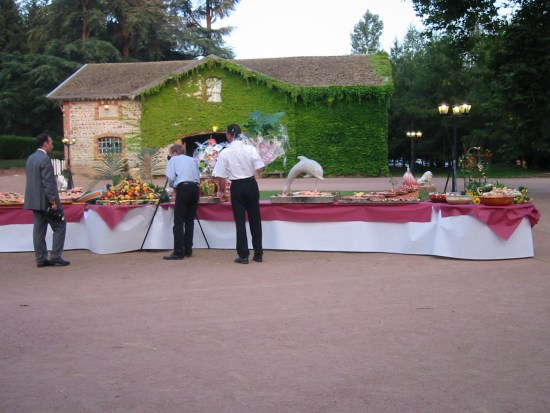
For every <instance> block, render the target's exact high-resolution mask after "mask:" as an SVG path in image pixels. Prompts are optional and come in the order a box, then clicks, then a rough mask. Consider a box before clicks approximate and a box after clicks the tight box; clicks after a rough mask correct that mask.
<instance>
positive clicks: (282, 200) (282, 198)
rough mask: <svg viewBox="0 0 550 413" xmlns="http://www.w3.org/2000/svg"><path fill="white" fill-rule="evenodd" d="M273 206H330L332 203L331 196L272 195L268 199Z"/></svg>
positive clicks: (332, 197)
mask: <svg viewBox="0 0 550 413" xmlns="http://www.w3.org/2000/svg"><path fill="white" fill-rule="evenodd" d="M270 200H271V202H272V203H274V204H331V203H333V202H334V196H333V195H319V196H307V195H303V196H302V195H292V196H286V195H273V196H272V197H271V198H270Z"/></svg>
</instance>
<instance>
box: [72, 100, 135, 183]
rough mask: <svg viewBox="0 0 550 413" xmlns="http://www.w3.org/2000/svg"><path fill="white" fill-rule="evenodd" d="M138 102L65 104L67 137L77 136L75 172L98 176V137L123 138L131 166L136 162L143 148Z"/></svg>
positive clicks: (124, 153) (76, 102) (124, 154)
mask: <svg viewBox="0 0 550 413" xmlns="http://www.w3.org/2000/svg"><path fill="white" fill-rule="evenodd" d="M140 117H141V105H140V103H139V101H129V100H126V101H107V100H101V101H70V102H68V101H67V102H65V103H64V106H63V120H64V122H63V123H64V137H65V138H68V139H69V140H70V139H73V138H74V139H76V143H75V144H73V145H71V163H72V168H73V173H76V174H81V175H84V176H88V177H93V176H95V175H96V172H95V171H94V166H97V165H100V164H101V159H102V155H101V154H100V153H99V148H98V140H99V139H100V138H103V137H116V138H120V139H121V141H122V147H123V151H122V154H123V156H124V157H125V158H126V159H128V164H129V167H135V166H136V165H137V162H138V160H137V158H138V152H139V148H140V140H141V135H140V129H139V119H140Z"/></svg>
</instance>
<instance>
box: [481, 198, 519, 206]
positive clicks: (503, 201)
mask: <svg viewBox="0 0 550 413" xmlns="http://www.w3.org/2000/svg"><path fill="white" fill-rule="evenodd" d="M514 198H515V197H513V196H480V197H479V201H480V202H481V203H482V204H483V205H488V206H507V205H512V204H513V203H514Z"/></svg>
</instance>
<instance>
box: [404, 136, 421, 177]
mask: <svg viewBox="0 0 550 413" xmlns="http://www.w3.org/2000/svg"><path fill="white" fill-rule="evenodd" d="M407 137H408V138H409V139H410V140H411V165H410V168H409V169H410V171H411V173H413V170H414V164H415V157H414V141H415V140H416V139H420V138H421V137H422V132H420V131H416V132H414V131H409V132H407Z"/></svg>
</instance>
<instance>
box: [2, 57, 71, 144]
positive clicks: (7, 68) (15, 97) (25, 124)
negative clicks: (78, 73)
mask: <svg viewBox="0 0 550 413" xmlns="http://www.w3.org/2000/svg"><path fill="white" fill-rule="evenodd" d="M78 67H79V65H78V64H77V63H74V62H69V61H66V60H63V59H59V58H56V57H52V56H46V55H31V54H28V55H21V54H8V53H0V134H10V133H17V134H21V135H30V136H34V135H36V134H38V133H39V132H41V131H47V132H50V133H52V134H54V135H60V134H62V132H63V131H62V125H63V122H62V113H61V111H60V110H59V108H58V107H57V106H56V105H57V104H56V103H54V102H52V101H51V100H49V99H47V98H46V95H47V94H48V93H49V92H51V91H52V90H53V89H54V88H55V87H57V86H58V85H59V84H60V83H61V82H62V81H63V80H65V79H66V78H67V77H68V76H69V75H71V74H72V73H74V72H75V70H76V69H78Z"/></svg>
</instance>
